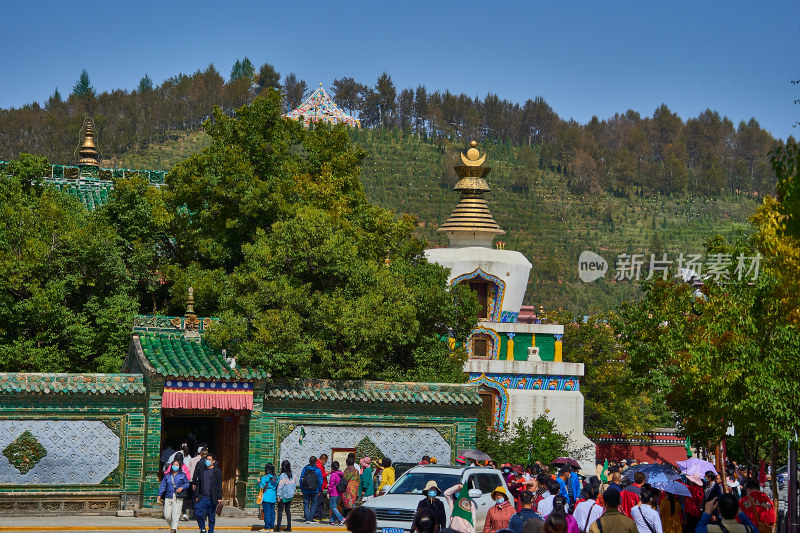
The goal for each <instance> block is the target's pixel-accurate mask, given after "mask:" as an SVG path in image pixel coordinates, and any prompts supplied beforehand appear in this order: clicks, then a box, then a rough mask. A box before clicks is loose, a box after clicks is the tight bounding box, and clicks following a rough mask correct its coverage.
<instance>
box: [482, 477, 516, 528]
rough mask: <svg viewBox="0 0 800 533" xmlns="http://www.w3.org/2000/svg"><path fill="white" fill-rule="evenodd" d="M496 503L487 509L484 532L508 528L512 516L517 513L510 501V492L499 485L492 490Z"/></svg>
mask: <svg viewBox="0 0 800 533" xmlns="http://www.w3.org/2000/svg"><path fill="white" fill-rule="evenodd" d="M492 499H493V500H494V501H495V505H492V506H491V507H489V510H488V511H486V522H484V524H483V533H497V532H498V531H500V530H501V529H506V528H508V523H509V522H510V521H511V517H512V516H514V515H515V514H516V512H515V511H514V506H513V505H511V504H510V503H509V497H508V493H507V492H506V489H504V488H503V487H497V488H496V489H494V491H493V492H492Z"/></svg>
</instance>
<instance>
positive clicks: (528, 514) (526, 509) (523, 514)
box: [508, 490, 542, 533]
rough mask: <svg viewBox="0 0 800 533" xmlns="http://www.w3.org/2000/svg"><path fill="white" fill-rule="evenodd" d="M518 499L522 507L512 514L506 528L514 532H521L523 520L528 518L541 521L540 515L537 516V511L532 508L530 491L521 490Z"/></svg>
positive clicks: (525, 520) (523, 524)
mask: <svg viewBox="0 0 800 533" xmlns="http://www.w3.org/2000/svg"><path fill="white" fill-rule="evenodd" d="M519 499H520V501H521V502H522V509H521V510H520V512H518V513H517V514H515V515H514V516H512V517H511V520H510V521H509V522H508V529H510V530H511V531H513V532H514V533H523V531H524V529H523V528H524V526H525V522H527V521H528V520H538V521H539V522H541V521H542V517H541V516H539V513H537V512H536V511H534V510H533V494H531V493H530V491H527V490H525V491H522V493H521V494H520V496H519Z"/></svg>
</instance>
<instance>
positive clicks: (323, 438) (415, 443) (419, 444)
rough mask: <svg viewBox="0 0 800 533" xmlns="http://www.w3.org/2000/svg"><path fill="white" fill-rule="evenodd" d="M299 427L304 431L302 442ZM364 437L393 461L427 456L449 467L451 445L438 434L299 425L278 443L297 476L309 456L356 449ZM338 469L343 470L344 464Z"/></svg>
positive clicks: (401, 429) (422, 430) (389, 428)
mask: <svg viewBox="0 0 800 533" xmlns="http://www.w3.org/2000/svg"><path fill="white" fill-rule="evenodd" d="M301 428H303V429H305V437H303V438H302V439H301V438H300V430H301ZM364 437H369V439H370V440H371V441H372V442H373V443H374V444H375V445H376V446H377V447H378V448H380V449H381V451H382V452H383V453H384V454H385V455H386V457H388V458H390V459H391V460H392V462H402V463H418V462H419V461H420V460H421V459H422V456H423V455H430V456H431V457H436V458H437V460H438V461H439V464H445V465H446V464H450V452H451V449H450V444H449V443H448V442H447V441H446V440H445V439H444V438H443V437H442V435H441V434H440V433H439V432H438V431H436V430H435V429H433V428H406V427H393V426H312V425H303V426H300V425H298V426H297V427H296V428H294V429H293V430H292V432H291V433H289V435H287V436H286V438H284V439H283V441H282V442H281V449H280V460H281V461H283V460H288V461H289V462H290V463H291V464H292V472H295V473H297V474H299V473H300V470H302V468H303V467H304V466H305V465H307V464H308V458H309V457H311V456H312V455H314V456H317V457H319V455H320V454H322V453H327V454H328V455H330V454H331V449H333V448H355V447H356V445H357V444H358V443H359V442H360V441H361V439H363V438H364ZM301 440H302V444H301V443H300V441H301ZM341 467H342V470H344V468H345V465H341Z"/></svg>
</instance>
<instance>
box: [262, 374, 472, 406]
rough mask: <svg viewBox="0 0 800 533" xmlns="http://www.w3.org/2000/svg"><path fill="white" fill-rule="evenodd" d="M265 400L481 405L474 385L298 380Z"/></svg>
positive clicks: (277, 387) (270, 390)
mask: <svg viewBox="0 0 800 533" xmlns="http://www.w3.org/2000/svg"><path fill="white" fill-rule="evenodd" d="M266 398H267V399H273V400H289V401H291V400H304V401H347V402H393V403H418V404H450V405H480V404H481V398H480V396H479V395H478V389H477V388H476V387H475V386H473V385H466V384H465V385H458V384H441V383H394V382H387V381H333V380H311V379H306V380H295V381H292V382H283V383H272V384H270V385H269V386H268V387H267V390H266Z"/></svg>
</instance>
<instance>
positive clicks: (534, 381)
mask: <svg viewBox="0 0 800 533" xmlns="http://www.w3.org/2000/svg"><path fill="white" fill-rule="evenodd" d="M469 377H470V379H471V380H475V379H478V378H479V377H485V378H486V379H490V380H492V381H495V382H497V383H499V384H500V385H502V386H503V387H505V388H506V389H516V390H548V391H567V392H569V391H579V390H580V388H581V386H580V385H581V384H580V380H579V378H578V376H546V375H537V374H530V375H525V374H470V375H469ZM470 383H472V381H470Z"/></svg>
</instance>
